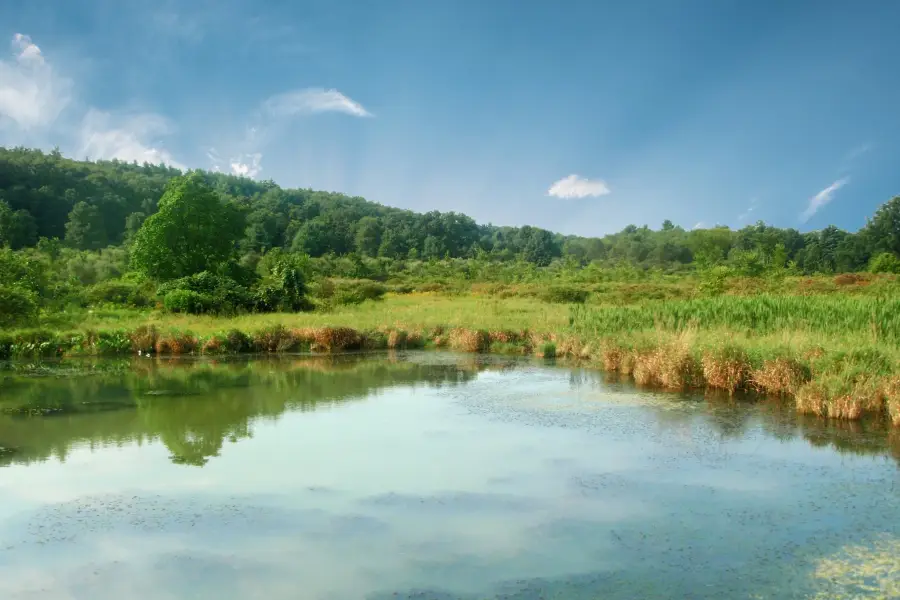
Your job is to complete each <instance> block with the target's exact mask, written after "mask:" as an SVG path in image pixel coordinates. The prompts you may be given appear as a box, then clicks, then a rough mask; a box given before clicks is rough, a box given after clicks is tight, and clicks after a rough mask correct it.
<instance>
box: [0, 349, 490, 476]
mask: <svg viewBox="0 0 900 600" xmlns="http://www.w3.org/2000/svg"><path fill="white" fill-rule="evenodd" d="M483 368H484V365H481V364H477V363H472V362H471V361H468V360H466V362H465V363H464V364H454V363H450V364H428V363H416V362H412V361H403V360H399V361H397V360H395V361H383V360H373V359H371V358H368V359H367V358H362V357H328V358H319V357H316V358H313V357H309V358H293V359H279V358H273V359H265V360H255V361H247V360H232V361H218V362H217V361H192V360H174V361H171V360H170V361H155V360H144V361H136V362H135V364H134V365H133V368H132V369H131V370H130V371H128V372H126V373H118V374H114V375H109V376H96V377H81V378H74V379H73V378H70V379H17V380H14V381H13V380H8V381H5V382H4V383H3V384H2V391H3V394H2V400H0V408H2V409H3V410H4V412H6V413H7V415H6V416H0V446H2V447H5V448H11V449H15V450H16V452H4V453H2V455H0V465H2V464H9V463H12V462H17V463H29V462H32V461H36V460H46V459H47V458H50V457H56V458H57V459H59V460H60V461H65V459H66V456H67V454H68V452H69V450H70V448H71V447H72V446H73V445H74V444H78V443H83V442H85V441H86V442H88V443H89V444H90V445H91V447H97V446H104V445H110V444H115V445H121V444H123V443H127V442H135V441H136V442H138V443H143V442H144V441H147V440H159V441H161V442H162V443H163V444H164V445H165V446H166V448H168V450H169V452H170V453H171V460H172V462H174V463H176V464H181V465H192V466H203V465H205V464H206V463H207V462H208V461H209V459H210V458H213V457H216V456H219V454H220V452H221V450H222V447H223V445H224V443H225V440H229V441H231V442H238V441H239V440H242V439H245V438H249V437H251V436H252V431H253V428H252V424H253V422H254V420H258V419H262V418H270V419H275V418H278V417H279V416H280V415H282V414H283V413H284V412H286V411H312V410H316V409H317V408H320V407H322V406H333V405H337V404H340V403H343V402H352V401H359V400H362V399H364V398H366V397H368V396H370V395H371V394H373V393H375V392H377V391H378V390H381V389H385V388H389V387H393V386H401V385H402V386H410V385H412V386H414V385H418V384H425V385H429V386H439V385H459V384H461V383H465V382H466V381H469V380H471V379H472V378H473V377H474V376H475V375H476V374H477V373H478V372H479V371H480V370H483Z"/></svg>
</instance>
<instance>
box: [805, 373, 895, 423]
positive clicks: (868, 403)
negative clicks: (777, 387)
mask: <svg viewBox="0 0 900 600" xmlns="http://www.w3.org/2000/svg"><path fill="white" fill-rule="evenodd" d="M828 384H831V385H828ZM796 403H797V412H799V413H802V414H811V415H816V416H818V417H827V418H830V419H843V420H849V421H854V420H856V419H861V418H863V417H865V416H870V415H879V414H882V413H883V411H884V406H885V403H884V395H883V392H882V389H881V386H879V385H878V382H877V380H876V379H875V378H871V377H870V378H859V379H857V380H856V381H853V382H842V381H826V382H818V381H813V382H809V383H807V384H804V385H803V386H801V387H800V389H799V390H798V391H797V397H796Z"/></svg>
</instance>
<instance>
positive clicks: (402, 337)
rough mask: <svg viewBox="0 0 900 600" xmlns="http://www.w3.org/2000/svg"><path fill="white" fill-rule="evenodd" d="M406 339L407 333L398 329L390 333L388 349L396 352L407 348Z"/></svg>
mask: <svg viewBox="0 0 900 600" xmlns="http://www.w3.org/2000/svg"><path fill="white" fill-rule="evenodd" d="M406 339H407V334H406V332H405V331H400V330H398V329H394V330H393V331H391V332H390V333H388V337H387V347H388V348H389V349H391V350H395V349H397V348H405V347H406Z"/></svg>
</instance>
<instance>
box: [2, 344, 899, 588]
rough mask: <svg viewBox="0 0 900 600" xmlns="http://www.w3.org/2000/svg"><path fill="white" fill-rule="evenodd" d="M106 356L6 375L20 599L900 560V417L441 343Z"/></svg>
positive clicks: (821, 569) (754, 582)
mask: <svg viewBox="0 0 900 600" xmlns="http://www.w3.org/2000/svg"><path fill="white" fill-rule="evenodd" d="M94 366H95V370H96V371H97V372H96V373H93V374H89V375H79V374H78V373H80V372H81V371H83V369H79V370H74V371H72V372H71V373H63V375H60V373H61V372H63V371H64V370H65V369H64V367H63V366H62V365H60V366H59V367H54V368H50V369H49V370H47V373H46V375H45V376H41V377H38V376H34V375H31V376H23V375H21V374H16V373H13V372H10V371H7V372H6V374H5V375H2V376H0V377H3V381H2V383H0V409H2V410H3V411H4V414H0V447H2V448H4V450H3V451H2V453H0V465H2V466H0V497H2V498H3V501H2V503H0V598H4V599H12V600H19V599H26V598H28V599H32V598H35V599H37V598H40V599H48V600H49V599H53V600H55V599H67V600H68V599H78V600H81V599H84V600H107V599H109V600H112V599H115V600H120V599H121V598H147V599H154V600H155V599H163V598H165V599H169V598H198V599H206V598H209V599H232V598H233V599H238V598H241V599H244V598H261V599H263V598H264V599H272V600H281V599H288V598H290V599H295V598H310V599H320V598H321V599H345V598H346V599H359V598H371V599H382V598H385V599H387V598H435V599H438V598H439V599H450V598H460V599H464V600H477V599H483V598H523V599H524V598H529V599H531V598H533V599H538V598H560V599H576V598H577V599H581V598H612V599H618V598H622V599H629V600H630V599H633V598H845V597H846V598H850V597H873V598H874V597H892V596H890V594H892V593H894V592H893V591H892V589H893V590H895V591H896V588H890V587H889V586H890V585H894V584H893V583H892V581H900V572H898V571H896V570H897V569H898V568H900V562H898V559H897V558H896V557H897V556H898V555H900V544H898V542H897V540H898V539H900V485H898V484H900V468H898V460H900V436H898V434H897V432H890V431H889V430H887V429H885V428H883V427H881V426H878V425H861V424H854V425H847V424H840V423H826V422H822V421H817V420H814V419H800V418H798V417H797V416H796V415H795V414H793V412H792V411H791V410H790V409H789V407H783V406H780V405H779V403H777V402H773V401H765V402H756V403H748V402H739V401H732V400H728V399H723V398H708V399H704V398H702V397H690V396H678V395H672V394H657V393H652V392H647V391H640V390H637V389H635V388H634V387H632V386H630V385H628V384H623V383H611V382H607V381H604V379H603V377H602V376H601V375H600V374H597V373H594V372H591V371H587V370H582V369H572V368H561V367H554V366H552V365H549V364H545V363H541V362H533V361H525V360H509V359H498V358H478V357H474V358H473V357H471V356H457V355H452V354H439V353H411V354H403V355H391V356H388V355H377V356H369V357H340V358H329V359H323V358H312V357H290V358H282V359H267V360H256V361H247V360H234V361H225V362H220V363H215V362H211V361H198V360H176V361H169V362H159V361H155V360H144V361H134V362H132V361H126V362H121V363H111V362H99V363H96V364H95V365H94ZM892 569H893V570H894V572H893V573H892V572H891V570H892ZM897 593H900V591H897ZM879 594H880V595H879Z"/></svg>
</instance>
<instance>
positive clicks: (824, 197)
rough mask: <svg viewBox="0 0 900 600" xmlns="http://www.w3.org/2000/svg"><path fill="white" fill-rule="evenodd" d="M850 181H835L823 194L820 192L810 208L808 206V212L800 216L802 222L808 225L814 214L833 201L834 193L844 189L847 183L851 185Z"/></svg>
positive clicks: (844, 179) (810, 201) (812, 200)
mask: <svg viewBox="0 0 900 600" xmlns="http://www.w3.org/2000/svg"><path fill="white" fill-rule="evenodd" d="M849 181H850V178H849V177H844V178H842V179H838V180H837V181H835V182H834V183H832V184H831V185H829V186H828V187H827V188H825V189H824V190H822V191H821V192H819V193H818V194H816V195H815V196H813V197H812V198H810V199H809V206H807V207H806V210H804V211H803V212H802V213H801V214H800V221H801V222H803V223H806V222H807V221H809V219H810V218H811V217H812V216H813V215H814V214H816V213H817V212H819V209H820V208H822V207H823V206H825V205H826V204H828V203H829V202H831V200H832V199H833V198H834V193H835V192H836V191H838V190H839V189H841V188H842V187H844V186H845V185H846V184H847V183H849Z"/></svg>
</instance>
